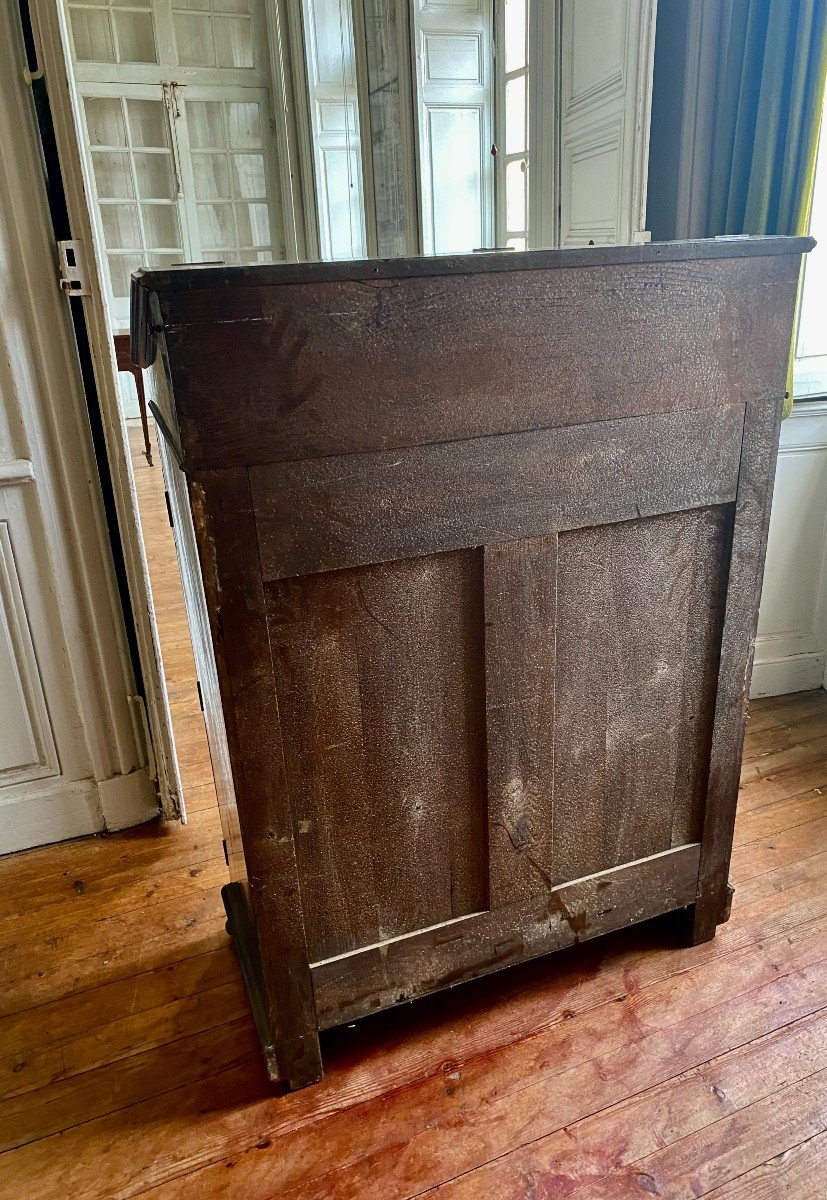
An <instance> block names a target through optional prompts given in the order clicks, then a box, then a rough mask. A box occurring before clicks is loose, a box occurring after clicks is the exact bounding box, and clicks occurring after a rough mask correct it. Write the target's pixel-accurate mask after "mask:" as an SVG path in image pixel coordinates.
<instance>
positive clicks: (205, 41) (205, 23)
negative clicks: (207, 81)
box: [175, 13, 215, 67]
mask: <svg viewBox="0 0 827 1200" xmlns="http://www.w3.org/2000/svg"><path fill="white" fill-rule="evenodd" d="M175 41H176V44H177V46H178V61H179V62H180V63H181V64H182V65H183V66H185V67H213V66H215V51H214V50H213V38H212V18H211V17H209V16H201V15H200V14H196V13H186V14H180V15H179V14H176V15H175Z"/></svg>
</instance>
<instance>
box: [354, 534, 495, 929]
mask: <svg viewBox="0 0 827 1200" xmlns="http://www.w3.org/2000/svg"><path fill="white" fill-rule="evenodd" d="M348 574H349V575H350V576H351V579H352V581H353V587H354V600H355V604H356V605H357V606H358V611H359V615H360V620H359V623H358V626H357V643H358V656H359V688H360V694H361V704H362V714H363V719H364V725H365V730H366V781H367V786H368V792H369V795H370V796H371V798H372V802H373V805H374V813H373V820H372V826H371V827H372V829H373V831H374V833H373V836H372V841H373V844H374V847H376V846H377V844H378V836H379V831H380V830H381V833H382V836H383V838H384V839H386V841H385V843H384V848H383V852H382V853H381V855H380V854H376V857H375V863H374V871H375V873H376V877H377V888H378V891H379V894H380V896H382V898H383V906H382V913H383V922H384V930H385V931H384V934H383V936H386V937H388V936H390V937H393V936H396V935H398V934H400V933H403V932H412V931H413V930H415V929H419V928H422V927H423V926H425V925H430V924H436V923H437V922H439V921H445V920H449V919H450V918H452V917H459V916H464V915H466V914H467V913H470V912H478V911H480V910H482V909H484V907H485V904H486V899H487V887H486V870H485V866H486V864H485V860H484V854H481V850H482V847H483V846H484V842H485V733H484V707H483V706H484V664H483V594H482V566H481V557H480V554H479V552H478V551H477V550H475V549H470V550H462V551H456V552H452V553H448V554H435V555H428V556H425V557H420V558H412V559H406V560H404V561H402V562H399V563H383V564H381V565H378V566H375V567H373V568H371V570H370V571H367V572H361V571H352V572H348Z"/></svg>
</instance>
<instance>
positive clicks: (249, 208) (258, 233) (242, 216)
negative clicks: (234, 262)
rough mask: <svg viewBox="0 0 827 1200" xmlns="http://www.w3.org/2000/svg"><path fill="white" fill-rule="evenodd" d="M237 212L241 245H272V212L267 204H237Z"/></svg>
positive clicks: (239, 242)
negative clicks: (269, 211) (268, 209)
mask: <svg viewBox="0 0 827 1200" xmlns="http://www.w3.org/2000/svg"><path fill="white" fill-rule="evenodd" d="M235 214H236V219H237V221H238V244H239V245H240V246H269V245H270V214H269V213H268V211H267V205H266V204H237V205H236V209H235Z"/></svg>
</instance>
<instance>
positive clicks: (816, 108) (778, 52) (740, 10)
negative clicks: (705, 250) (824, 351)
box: [708, 0, 827, 416]
mask: <svg viewBox="0 0 827 1200" xmlns="http://www.w3.org/2000/svg"><path fill="white" fill-rule="evenodd" d="M721 37H722V40H721V53H722V57H721V70H720V74H719V87H718V95H717V97H716V104H715V123H714V137H713V150H712V163H711V171H710V188H709V210H708V220H709V229H708V234H709V236H710V237H715V236H717V235H719V234H726V233H786V234H803V233H806V232H807V230H808V225H809V217H810V205H811V202H812V194H813V177H814V174H815V161H816V153H817V149H818V136H819V126H820V121H821V112H822V101H823V97H824V86H825V76H826V75H827V0H725V3H724V5H723V9H722V14H721ZM791 408H792V353H791V355H790V369H789V372H788V377H787V406H786V411H785V414H784V415H785V416H786V415H787V414H788V413H789V411H790V409H791Z"/></svg>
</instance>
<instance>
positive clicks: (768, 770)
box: [0, 431, 827, 1200]
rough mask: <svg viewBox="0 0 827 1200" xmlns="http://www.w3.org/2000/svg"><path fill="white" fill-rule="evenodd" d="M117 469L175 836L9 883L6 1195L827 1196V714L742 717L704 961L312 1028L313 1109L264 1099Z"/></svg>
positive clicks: (40, 867) (627, 939) (195, 751)
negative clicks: (169, 765)
mask: <svg viewBox="0 0 827 1200" xmlns="http://www.w3.org/2000/svg"><path fill="white" fill-rule="evenodd" d="M133 433H134V431H133ZM134 445H135V448H136V450H137V445H138V442H137V438H136V439H135V442H134ZM135 463H136V480H137V485H138V496H139V503H140V508H141V516H142V521H143V526H144V531H145V535H146V538H147V542H148V546H149V551H150V573H151V577H152V581H153V588H154V591H155V596H156V602H157V604H158V621H159V628H160V634H161V641H162V646H163V649H164V657H165V666H166V670H167V673H168V676H169V683H170V697H171V702H172V708H173V719H174V723H175V728H176V736H177V740H178V748H179V753H180V757H181V766H182V775H183V781H184V788H185V796H186V799H187V803H188V808H189V811H190V822H189V824H188V825H187V826H186V827H180V826H173V825H167V826H162V825H160V824H158V823H154V824H151V825H148V826H144V827H142V828H141V829H139V830H132V831H129V832H127V833H124V834H118V835H114V836H108V837H99V838H93V839H88V840H85V841H81V842H75V843H70V844H64V845H61V846H54V847H47V848H43V849H40V850H34V851H29V852H27V853H25V854H20V855H16V856H10V857H8V858H6V859H4V860H2V861H0V961H1V962H2V968H0V969H2V975H3V987H2V992H1V993H0V1150H2V1151H3V1152H2V1153H0V1195H2V1196H3V1197H7V1196H8V1197H10V1198H11V1197H14V1198H15V1200H17V1198H18V1197H24V1198H25V1200H46V1198H49V1200H51V1198H52V1197H60V1198H63V1197H71V1198H72V1200H85V1198H99V1197H100V1198H103V1197H130V1196H146V1197H148V1196H151V1197H156V1198H158V1200H162V1198H163V1200H172V1198H173V1197H175V1198H178V1197H180V1198H182V1200H183V1198H184V1197H187V1198H189V1197H201V1196H206V1197H212V1196H221V1197H238V1198H239V1200H240V1198H242V1197H243V1198H244V1200H270V1198H276V1197H278V1198H279V1200H281V1198H284V1200H344V1198H350V1200H367V1198H370V1200H409V1198H412V1197H418V1196H426V1195H427V1196H433V1197H439V1200H465V1198H468V1200H485V1198H487V1197H492V1198H496V1200H512V1198H513V1200H517V1198H519V1200H557V1198H558V1197H559V1198H562V1197H571V1198H574V1200H603V1198H608V1197H612V1198H614V1197H627V1196H637V1197H640V1196H647V1195H661V1196H668V1197H684V1196H686V1197H699V1196H704V1197H709V1198H710V1200H774V1198H775V1197H782V1196H784V1197H802V1198H804V1197H807V1198H808V1200H809V1198H811V1197H818V1196H821V1195H827V1188H825V1186H824V1183H823V1181H824V1177H825V1168H827V694H825V693H824V692H810V693H806V694H801V695H798V696H794V697H781V698H778V699H774V700H763V701H760V702H758V703H756V704H755V705H754V706H753V708H752V711H751V714H750V722H749V726H748V732H747V741H746V750H745V760H744V770H743V782H742V792H741V801H740V806H739V816H738V821H737V826H736V839H735V840H736V845H735V850H734V854H733V863H732V879H733V882H734V883H735V885H736V894H735V902H734V906H733V915H732V919H731V921H730V922H729V924H728V925H725V926H722V927H721V929H720V930H719V933H718V936H717V937H716V938H715V940H714V941H713V942H710V943H707V944H705V945H703V946H696V947H686V946H685V945H684V944H683V942H682V940H681V933H680V930H679V929H678V927H677V923H676V922H675V921H674V920H673V919H670V918H664V919H661V920H659V921H655V922H652V923H650V924H649V925H646V926H641V927H639V928H636V929H633V930H627V931H624V932H622V933H618V934H614V935H611V936H610V937H608V938H605V939H602V940H600V941H598V942H593V943H591V944H589V945H584V946H581V947H575V948H573V949H572V950H568V951H564V952H563V953H561V954H558V955H555V956H552V957H551V958H549V959H546V960H540V961H538V962H534V963H529V964H526V965H525V966H521V967H517V968H514V969H513V970H511V971H507V972H504V973H503V974H501V975H497V976H493V977H490V978H488V979H485V980H481V981H478V982H477V983H474V984H471V985H468V986H466V987H463V988H458V989H456V990H454V991H452V992H449V993H444V994H441V995H437V996H432V997H429V998H427V999H426V1000H423V1001H421V1002H419V1003H417V1004H414V1005H410V1006H408V1007H405V1008H401V1009H399V1010H396V1011H394V1012H390V1013H383V1014H381V1015H379V1016H377V1017H375V1018H371V1019H370V1020H366V1021H362V1022H360V1023H358V1024H357V1025H356V1026H354V1027H351V1028H344V1029H338V1030H331V1031H329V1032H328V1033H327V1034H326V1035H324V1038H323V1050H324V1056H325V1063H326V1075H325V1078H324V1080H323V1081H322V1083H321V1084H320V1085H319V1086H318V1087H316V1088H312V1089H308V1090H306V1091H303V1092H298V1093H295V1094H293V1095H289V1096H280V1095H276V1094H274V1093H273V1092H272V1091H271V1090H270V1089H269V1088H268V1086H267V1084H266V1081H265V1078H264V1071H263V1067H262V1063H261V1060H260V1055H259V1051H258V1045H257V1041H256V1037H255V1034H254V1031H253V1027H252V1021H251V1019H250V1016H249V1012H248V1008H247V1003H246V999H245V996H244V991H243V987H242V984H241V979H240V974H239V971H238V966H237V963H236V959H235V955H234V952H233V950H232V947H231V945H230V943H229V940H228V938H227V935H226V932H225V930H224V916H223V910H222V906H221V901H220V896H219V889H220V887H221V884H222V883H223V882H225V880H226V877H227V876H226V866H225V863H224V857H223V853H222V847H221V834H220V829H219V823H218V818H217V812H216V802H215V792H214V789H213V787H212V783H211V776H210V772H209V753H208V749H207V744H206V738H205V734H204V728H203V722H202V719H201V715H200V710H199V707H198V700H197V692H196V687H195V669H194V664H193V659H192V651H191V648H190V646H189V642H188V638H187V633H186V622H185V614H184V606H183V597H182V594H181V589H180V582H179V580H178V576H177V567H176V564H175V559H174V552H173V545H172V538H171V532H170V530H169V526H168V523H167V517H166V507H165V505H164V499H163V491H162V488H161V484H160V479H161V476H160V469H159V468H158V467H157V466H156V467H153V468H150V467H148V466H147V465H146V464H145V462H144V461H143V460H142V459H141V458H140V457H139V456H138V455H137V453H136V454H135Z"/></svg>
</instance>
